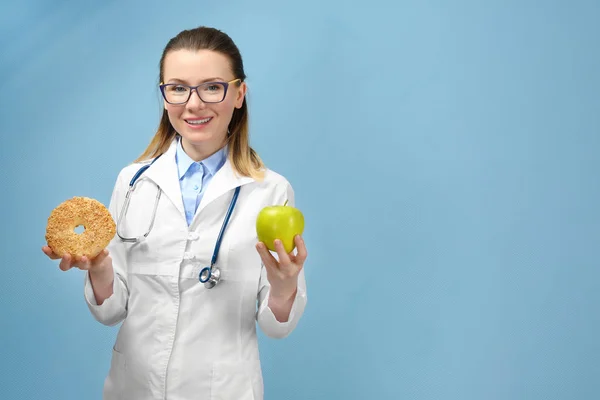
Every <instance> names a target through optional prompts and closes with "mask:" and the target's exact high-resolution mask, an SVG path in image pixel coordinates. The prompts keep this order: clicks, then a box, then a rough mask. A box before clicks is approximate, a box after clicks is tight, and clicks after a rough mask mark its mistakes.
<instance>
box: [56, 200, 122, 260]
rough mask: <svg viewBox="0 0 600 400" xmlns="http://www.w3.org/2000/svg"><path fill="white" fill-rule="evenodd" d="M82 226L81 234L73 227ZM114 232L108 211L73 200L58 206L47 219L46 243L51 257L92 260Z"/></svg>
mask: <svg viewBox="0 0 600 400" xmlns="http://www.w3.org/2000/svg"><path fill="white" fill-rule="evenodd" d="M80 225H83V227H84V229H85V230H84V231H83V232H82V233H77V232H75V228H76V227H78V226H80ZM116 232H117V228H116V224H115V221H114V220H113V218H112V216H111V214H110V212H109V211H108V209H107V208H106V207H104V205H103V204H102V203H100V202H99V201H98V200H95V199H91V198H89V197H73V198H72V199H69V200H66V201H64V202H63V203H61V204H59V205H58V207H56V208H55V209H54V210H52V212H51V213H50V217H48V224H47V226H46V241H47V243H48V247H50V248H51V249H52V251H53V252H54V254H56V255H58V256H59V257H63V256H64V255H66V254H70V255H71V256H74V257H82V256H86V257H88V258H94V257H96V256H97V255H98V254H100V252H101V251H102V250H104V249H105V248H106V246H108V244H109V243H110V241H111V239H112V238H113V237H114V236H115V234H116Z"/></svg>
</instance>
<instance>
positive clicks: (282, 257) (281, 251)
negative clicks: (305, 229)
mask: <svg viewBox="0 0 600 400" xmlns="http://www.w3.org/2000/svg"><path fill="white" fill-rule="evenodd" d="M275 251H276V252H277V255H278V256H279V263H280V264H282V265H286V266H287V265H290V264H291V263H292V260H290V255H289V254H288V253H286V252H285V248H284V247H283V242H282V241H281V240H279V239H275Z"/></svg>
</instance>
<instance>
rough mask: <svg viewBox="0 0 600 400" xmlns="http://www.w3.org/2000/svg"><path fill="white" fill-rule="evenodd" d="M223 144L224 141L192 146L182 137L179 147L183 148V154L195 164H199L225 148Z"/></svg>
mask: <svg viewBox="0 0 600 400" xmlns="http://www.w3.org/2000/svg"><path fill="white" fill-rule="evenodd" d="M225 144H226V143H225V141H223V142H222V143H220V142H217V143H209V142H207V143H202V144H192V143H190V142H188V141H187V140H186V139H185V138H184V137H183V136H182V137H181V147H183V151H185V153H186V154H187V155H188V156H190V158H191V159H192V160H194V161H196V162H200V161H202V160H205V159H207V158H208V157H210V156H212V155H213V154H215V153H216V152H217V151H219V150H221V149H222V148H223V147H224V146H225Z"/></svg>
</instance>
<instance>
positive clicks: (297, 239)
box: [294, 235, 308, 265]
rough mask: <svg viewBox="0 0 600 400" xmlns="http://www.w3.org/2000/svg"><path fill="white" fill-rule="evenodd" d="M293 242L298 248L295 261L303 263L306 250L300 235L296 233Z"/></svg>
mask: <svg viewBox="0 0 600 400" xmlns="http://www.w3.org/2000/svg"><path fill="white" fill-rule="evenodd" d="M294 242H295V243H296V248H297V249H298V254H296V259H295V262H296V263H297V264H300V265H302V264H304V261H306V257H307V256H308V252H307V251H306V245H305V244H304V239H302V237H301V236H300V235H296V237H295V238H294Z"/></svg>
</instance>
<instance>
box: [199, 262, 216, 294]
mask: <svg viewBox="0 0 600 400" xmlns="http://www.w3.org/2000/svg"><path fill="white" fill-rule="evenodd" d="M198 278H199V279H200V282H202V283H204V287H205V288H207V289H212V288H214V287H215V286H216V285H217V283H219V280H220V279H221V270H219V268H213V267H212V266H211V267H205V268H202V271H200V276H199V277H198Z"/></svg>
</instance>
